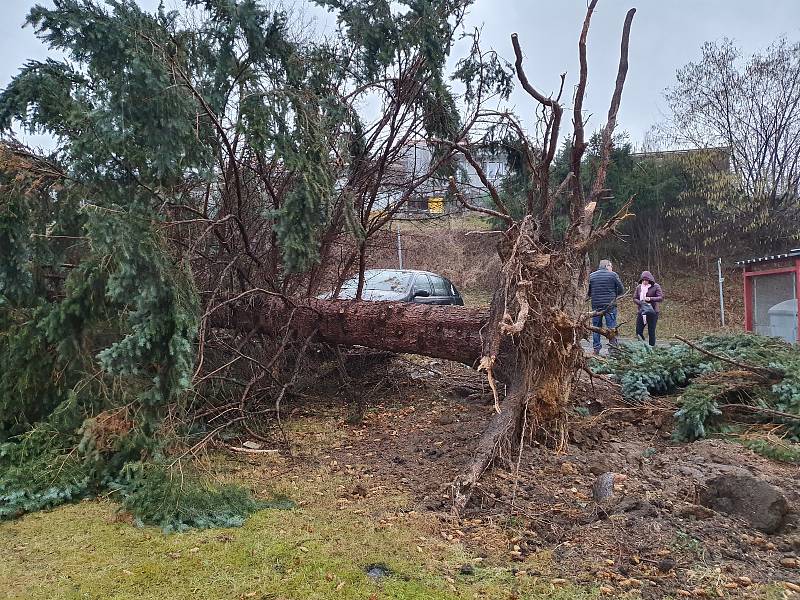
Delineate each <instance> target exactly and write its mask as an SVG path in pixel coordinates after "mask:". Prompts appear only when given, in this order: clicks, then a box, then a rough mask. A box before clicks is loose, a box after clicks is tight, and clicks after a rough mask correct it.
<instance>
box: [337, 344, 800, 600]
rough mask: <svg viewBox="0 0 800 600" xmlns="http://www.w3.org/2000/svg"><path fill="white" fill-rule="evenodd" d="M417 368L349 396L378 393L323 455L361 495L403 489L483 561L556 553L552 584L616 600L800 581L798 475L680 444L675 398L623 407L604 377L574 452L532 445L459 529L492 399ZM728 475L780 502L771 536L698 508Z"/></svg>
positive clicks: (477, 498)
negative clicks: (622, 595)
mask: <svg viewBox="0 0 800 600" xmlns="http://www.w3.org/2000/svg"><path fill="white" fill-rule="evenodd" d="M413 360H414V362H411V361H409V360H405V359H399V360H397V361H394V362H392V368H391V369H389V372H388V374H389V377H387V372H385V371H381V373H380V377H381V378H383V380H384V381H390V382H391V387H390V388H386V389H383V390H381V389H379V386H378V387H375V386H371V385H367V384H365V383H364V382H359V384H358V385H356V386H353V387H354V389H357V390H367V389H369V390H370V391H371V394H370V395H371V397H370V398H361V399H360V401H361V403H362V404H363V405H367V406H369V407H370V409H369V410H367V412H366V414H365V416H364V418H363V421H362V422H361V423H359V424H354V425H348V424H347V420H346V419H345V416H344V414H345V412H346V411H345V410H344V409H341V408H339V409H338V410H339V411H340V412H341V413H342V415H340V418H341V423H342V424H341V427H345V428H346V429H347V434H346V436H345V437H346V439H347V444H346V445H340V446H336V447H333V448H329V449H327V450H325V454H326V457H329V458H330V459H332V460H331V464H337V465H341V466H342V467H341V468H344V467H343V466H344V465H347V467H348V469H347V472H348V473H350V474H352V475H353V476H354V477H355V478H356V479H357V480H358V483H357V485H356V488H358V489H357V491H356V492H354V493H358V494H359V495H363V496H366V495H368V494H371V493H379V490H380V489H382V488H386V487H391V488H394V489H400V490H402V491H404V492H405V493H407V494H408V495H409V496H411V497H412V498H414V503H415V505H416V506H415V509H416V510H418V511H423V510H424V511H429V512H432V513H434V514H436V515H438V516H439V518H440V521H441V527H442V534H443V535H445V536H446V537H447V536H450V535H457V536H459V537H460V538H461V539H462V541H463V543H465V544H466V545H467V546H468V547H470V548H471V549H472V550H473V551H476V552H478V553H479V554H481V553H483V554H484V555H485V556H487V557H489V558H487V560H488V559H490V557H492V556H497V555H498V552H499V553H501V555H504V556H506V557H510V558H511V559H512V560H514V561H520V562H525V561H526V557H528V556H529V555H533V554H536V553H539V552H541V551H549V552H550V553H551V554H552V557H553V559H554V560H553V564H554V565H555V571H554V572H548V573H546V575H547V576H550V577H563V578H566V579H569V580H571V581H580V582H600V583H601V584H602V585H603V586H604V589H605V591H607V592H608V593H612V591H620V590H625V589H634V588H638V589H640V591H641V594H642V596H644V597H662V596H663V595H665V594H678V595H679V596H681V595H682V596H685V595H691V596H702V595H706V594H713V595H719V594H724V593H742V592H746V590H747V588H748V587H749V586H750V585H751V584H752V583H768V582H787V581H788V582H795V583H800V561H798V553H800V524H799V523H798V515H797V513H796V512H793V511H796V510H797V507H798V506H800V477H799V475H800V472H799V469H798V467H797V466H796V465H789V464H784V463H778V462H773V461H770V460H768V459H766V458H763V457H761V456H759V455H757V454H755V453H753V452H751V451H749V450H747V449H745V448H744V447H742V446H741V445H738V444H734V443H726V442H724V441H722V440H713V439H712V440H703V441H698V442H695V443H692V444H684V443H675V442H673V441H672V439H671V430H672V413H673V412H674V410H675V408H674V406H673V405H672V404H671V401H670V400H669V399H665V400H664V401H663V403H662V404H659V405H649V406H647V407H631V406H627V405H625V404H624V403H623V402H622V400H621V398H620V397H619V396H618V395H617V393H616V389H615V388H614V387H613V386H612V385H610V384H608V383H606V382H604V381H602V380H598V379H595V380H593V381H589V380H588V378H587V380H584V381H581V382H579V385H578V388H577V390H576V406H578V407H580V408H579V409H578V411H579V412H580V413H582V414H583V415H588V416H580V415H579V414H578V412H576V414H575V417H574V420H573V422H572V423H571V434H570V435H571V444H570V447H569V449H568V451H567V452H565V453H563V454H555V453H554V452H553V451H552V450H550V449H547V448H544V447H541V446H539V445H537V444H536V443H535V442H532V441H530V440H527V441H526V445H525V446H524V447H523V448H522V452H521V453H519V454H515V455H514V456H506V457H503V460H501V461H500V462H501V463H503V464H498V465H496V466H495V468H494V469H492V470H490V471H489V472H488V473H486V474H485V475H484V477H483V480H482V481H481V484H480V486H479V487H478V488H477V489H476V490H475V492H474V494H473V498H472V500H471V502H470V504H469V505H468V507H467V510H466V512H465V513H464V514H461V515H459V518H458V519H457V520H455V521H454V519H453V516H452V515H451V506H452V503H451V499H450V484H451V483H452V481H453V480H455V478H456V477H457V475H458V474H459V473H460V471H461V469H462V468H464V466H465V465H466V464H467V463H468V462H469V460H470V458H471V456H472V452H473V450H474V448H475V445H476V442H477V439H478V437H479V436H480V434H481V432H482V431H483V428H484V426H485V424H486V423H487V421H488V419H489V418H491V415H492V411H493V402H492V400H491V396H489V395H487V394H485V393H482V390H481V386H482V381H481V380H480V377H479V376H477V375H475V374H474V373H473V372H472V371H469V370H468V369H465V368H463V367H460V366H458V365H454V364H449V363H444V362H442V361H430V360H428V361H424V360H420V359H413ZM340 392H341V393H343V394H344V393H345V392H344V391H342V390H340ZM351 393H352V392H351ZM358 393H361V392H356V394H358ZM376 398H380V401H379V402H375V399H376ZM351 400H352V398H351ZM337 406H339V407H341V404H338V405H337ZM337 426H338V425H337ZM604 473H613V474H617V477H616V478H615V479H616V484H615V489H614V494H613V496H612V497H611V498H609V499H607V500H605V501H602V502H597V501H596V500H595V499H594V498H593V496H592V487H593V485H594V484H595V482H596V480H597V478H598V476H600V475H602V474H604ZM620 476H623V477H620ZM726 477H731V478H733V479H732V480H731V481H732V482H733V485H734V486H735V485H739V486H742V485H747V482H748V481H754V480H755V481H757V482H760V483H759V485H762V484H763V485H764V486H767V487H768V489H769V490H772V492H773V493H774V494H775V497H780V498H783V499H784V500H785V505H784V507H785V508H784V511H783V514H782V515H781V517H780V523H779V525H780V528H779V529H778V530H777V531H776V532H775V533H772V534H771V535H767V534H765V533H763V532H762V531H759V530H758V529H756V528H755V527H754V526H753V523H754V521H753V520H752V519H748V517H747V514H744V513H742V512H741V511H738V512H737V511H736V510H727V511H726V510H723V509H724V506H723V507H722V508H720V506H718V505H714V504H713V503H710V502H706V503H705V504H708V505H709V506H713V507H714V508H716V509H717V510H714V508H709V507H708V506H704V505H703V504H701V503H700V500H701V496H702V495H703V494H704V493H706V495H708V493H709V492H708V486H709V482H712V481H714V480H715V478H717V479H716V481H718V482H719V481H722V480H724V479H725V478H726ZM720 478H722V479H720ZM737 482H738V483H737ZM354 489H355V488H354ZM373 490H375V492H373ZM728 500H729V499H728ZM723 504H724V503H723ZM757 508H758V506H756V509H757ZM498 523H499V524H502V525H503V526H502V527H501V528H499V530H500V531H502V532H503V535H497V531H498V528H497V527H496V525H497V524H498ZM756 524H757V523H756ZM490 525H491V527H490ZM447 532H451V533H447ZM530 574H536V573H530Z"/></svg>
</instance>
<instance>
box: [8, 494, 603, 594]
mask: <svg viewBox="0 0 800 600" xmlns="http://www.w3.org/2000/svg"><path fill="white" fill-rule="evenodd" d="M298 488H299V489H300V490H303V491H308V490H307V489H304V486H303V485H300V486H298ZM319 493H322V494H323V496H318V495H317V493H316V492H313V493H312V497H311V498H309V499H308V500H309V504H308V505H307V506H304V507H301V508H298V509H294V510H289V511H277V510H265V511H261V512H259V513H256V514H255V515H254V516H253V517H251V518H250V519H248V521H247V522H246V523H245V525H244V526H243V527H241V528H237V529H216V530H202V531H191V532H187V533H180V534H171V535H165V534H163V533H162V532H161V531H160V530H158V529H155V528H143V529H137V528H135V527H133V526H131V525H129V524H128V523H125V522H118V519H117V518H116V517H115V515H116V514H117V506H116V505H115V504H114V503H112V502H110V501H108V500H103V501H86V502H81V503H79V504H74V505H70V506H65V507H61V508H59V509H56V510H52V511H49V512H40V513H34V514H31V515H27V516H25V517H24V518H22V519H20V520H18V521H12V522H5V523H2V524H0V551H2V553H3V560H2V561H0V590H2V591H3V592H4V593H5V595H4V596H3V597H5V598H25V599H37V598H41V599H45V598H46V599H53V598H64V599H84V598H88V599H95V598H97V599H100V598H102V599H107V598H108V599H126V598H131V599H137V600H148V599H158V600H165V599H181V598H186V599H192V600H201V599H215V600H216V599H220V598H260V599H266V598H270V599H286V600H288V599H293V600H297V599H305V598H313V599H320V600H322V599H328V598H330V599H334V598H336V599H348V598H353V599H356V598H358V599H364V600H366V599H368V598H375V599H379V598H402V599H408V600H412V599H419V600H422V599H451V598H452V599H456V598H475V597H478V598H510V597H515V596H514V594H516V597H525V598H554V599H559V598H562V599H564V600H566V599H584V598H585V599H589V598H595V597H597V592H596V591H595V590H594V589H590V588H585V589H581V588H577V587H572V586H563V587H562V586H558V587H555V586H553V584H552V583H551V582H550V579H549V578H543V579H537V578H534V577H528V576H526V577H514V575H513V574H512V572H511V570H510V568H509V566H503V565H494V566H486V567H482V566H478V567H477V568H476V572H475V575H472V576H463V575H459V574H458V569H459V566H460V565H461V564H463V563H464V562H467V561H470V560H472V559H473V557H471V556H470V555H469V554H468V553H467V552H466V550H465V549H464V548H463V547H462V546H461V545H460V544H459V543H457V542H447V543H442V541H441V540H439V539H436V538H435V537H433V536H429V537H427V538H424V539H423V538H421V537H420V536H419V533H420V529H419V528H417V527H415V526H414V524H415V521H416V520H418V519H424V518H425V517H423V516H418V515H415V514H413V513H412V514H411V515H410V516H408V518H406V519H399V520H397V521H395V522H389V521H386V520H376V518H375V517H374V516H372V515H370V514H367V513H369V512H370V505H373V506H374V502H373V501H370V502H367V501H363V502H362V503H361V504H362V506H360V507H359V508H357V509H353V508H352V507H350V508H348V509H347V510H338V509H337V508H336V507H335V502H336V498H335V496H334V495H333V493H325V492H319ZM362 512H363V513H364V514H361V513H362ZM387 514H388V513H387ZM536 560H541V557H538V558H537V559H536ZM372 563H384V564H386V565H387V566H388V567H389V568H390V569H391V570H392V572H393V573H394V574H393V575H392V576H390V577H387V578H385V579H384V580H382V581H380V582H373V581H371V580H370V579H369V578H368V577H366V576H365V574H364V567H365V566H366V565H368V564H372ZM476 564H478V563H476ZM516 566H517V568H520V569H524V568H525V565H524V564H517V565H516ZM529 568H530V567H529ZM537 568H539V569H541V568H542V567H541V565H540V564H537Z"/></svg>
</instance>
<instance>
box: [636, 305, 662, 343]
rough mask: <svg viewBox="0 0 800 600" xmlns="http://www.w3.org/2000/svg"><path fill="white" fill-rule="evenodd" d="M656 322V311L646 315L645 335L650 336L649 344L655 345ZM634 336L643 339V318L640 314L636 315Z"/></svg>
mask: <svg viewBox="0 0 800 600" xmlns="http://www.w3.org/2000/svg"><path fill="white" fill-rule="evenodd" d="M657 323H658V313H655V314H650V315H647V336H648V337H649V338H650V345H651V346H655V345H656V324H657ZM636 337H637V338H639V339H641V340H642V341H644V320H642V315H636Z"/></svg>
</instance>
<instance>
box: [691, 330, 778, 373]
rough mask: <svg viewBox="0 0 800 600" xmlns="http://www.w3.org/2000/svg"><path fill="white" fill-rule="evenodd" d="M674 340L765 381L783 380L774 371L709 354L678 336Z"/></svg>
mask: <svg viewBox="0 0 800 600" xmlns="http://www.w3.org/2000/svg"><path fill="white" fill-rule="evenodd" d="M675 339H677V340H680V341H681V342H683V343H684V344H686V345H687V346H689V347H690V348H692V349H694V350H697V351H698V352H700V353H701V354H705V355H706V356H710V357H711V358H715V359H716V360H721V361H722V362H726V363H728V364H731V365H733V366H734V367H738V368H740V369H742V370H743V371H750V372H751V373H755V374H756V375H758V376H759V377H762V378H763V379H764V380H765V381H780V380H781V379H782V378H783V374H782V373H781V372H780V371H777V370H776V369H770V368H767V367H756V366H754V365H747V364H745V363H741V362H739V361H736V360H733V359H732V358H728V357H727V356H723V355H721V354H714V353H713V352H709V351H708V350H706V349H705V348H701V347H700V346H698V345H697V344H694V343H692V342H690V341H689V340H687V339H685V338H682V337H681V336H679V335H676V336H675Z"/></svg>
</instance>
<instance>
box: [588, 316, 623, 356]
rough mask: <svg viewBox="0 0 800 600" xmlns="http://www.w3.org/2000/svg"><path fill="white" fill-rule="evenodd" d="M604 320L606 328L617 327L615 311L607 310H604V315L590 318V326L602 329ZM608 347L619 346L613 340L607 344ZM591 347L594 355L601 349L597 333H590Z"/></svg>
mask: <svg viewBox="0 0 800 600" xmlns="http://www.w3.org/2000/svg"><path fill="white" fill-rule="evenodd" d="M598 310H601V309H598ZM604 319H605V322H606V327H608V328H609V329H614V327H616V326H617V309H616V308H609V309H607V310H606V313H605V314H604V315H597V316H596V317H592V325H594V326H595V327H602V326H603V320H604ZM608 345H609V346H611V347H613V348H616V347H617V346H618V345H619V344H618V342H617V340H616V338H615V339H614V341H613V342H609V343H608ZM592 347H593V348H594V351H595V353H597V352H600V348H602V346H601V344H600V334H599V333H597V332H592Z"/></svg>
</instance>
